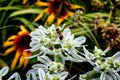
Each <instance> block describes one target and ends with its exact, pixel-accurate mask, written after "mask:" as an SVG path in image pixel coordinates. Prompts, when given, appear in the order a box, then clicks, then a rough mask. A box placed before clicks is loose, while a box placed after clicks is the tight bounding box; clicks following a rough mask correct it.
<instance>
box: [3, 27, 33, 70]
mask: <svg viewBox="0 0 120 80" xmlns="http://www.w3.org/2000/svg"><path fill="white" fill-rule="evenodd" d="M20 29H21V31H19V32H18V35H12V36H10V37H9V38H8V39H7V41H6V42H5V43H4V44H3V46H4V47H8V46H12V47H10V48H9V49H7V50H6V51H5V54H3V55H4V56H5V55H8V54H10V53H11V52H13V51H15V50H17V51H16V54H15V57H14V59H13V61H12V64H11V70H13V69H14V68H15V66H16V65H17V62H18V61H19V64H18V68H20V67H21V66H24V68H25V67H26V66H27V64H28V62H29V59H25V57H28V56H31V54H32V53H31V52H30V51H26V49H29V48H30V47H29V43H30V41H31V37H30V36H29V32H28V31H27V30H26V29H25V28H24V26H22V25H21V26H20Z"/></svg>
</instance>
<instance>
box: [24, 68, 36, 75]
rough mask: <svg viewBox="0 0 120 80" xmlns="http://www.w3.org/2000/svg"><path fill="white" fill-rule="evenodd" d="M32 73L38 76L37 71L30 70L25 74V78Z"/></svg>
mask: <svg viewBox="0 0 120 80" xmlns="http://www.w3.org/2000/svg"><path fill="white" fill-rule="evenodd" d="M31 73H34V74H38V69H31V70H29V71H28V72H27V73H26V76H29V74H31Z"/></svg>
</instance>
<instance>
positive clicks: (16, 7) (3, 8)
mask: <svg viewBox="0 0 120 80" xmlns="http://www.w3.org/2000/svg"><path fill="white" fill-rule="evenodd" d="M21 9H22V8H21V7H19V6H7V7H0V10H21Z"/></svg>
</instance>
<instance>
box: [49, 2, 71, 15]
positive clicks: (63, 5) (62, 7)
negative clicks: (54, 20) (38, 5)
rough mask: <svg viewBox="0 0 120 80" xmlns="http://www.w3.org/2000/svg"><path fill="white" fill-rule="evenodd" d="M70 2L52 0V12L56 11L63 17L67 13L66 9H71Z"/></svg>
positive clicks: (56, 13) (55, 12)
mask: <svg viewBox="0 0 120 80" xmlns="http://www.w3.org/2000/svg"><path fill="white" fill-rule="evenodd" d="M70 8H71V6H70V4H67V2H66V1H65V0H54V1H50V9H49V12H50V13H54V14H55V15H56V16H57V17H62V16H64V15H66V14H67V10H66V9H68V10H69V9H70Z"/></svg>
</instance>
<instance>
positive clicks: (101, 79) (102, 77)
mask: <svg viewBox="0 0 120 80" xmlns="http://www.w3.org/2000/svg"><path fill="white" fill-rule="evenodd" d="M105 77H106V72H105V71H104V72H102V73H101V75H100V80H105Z"/></svg>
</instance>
